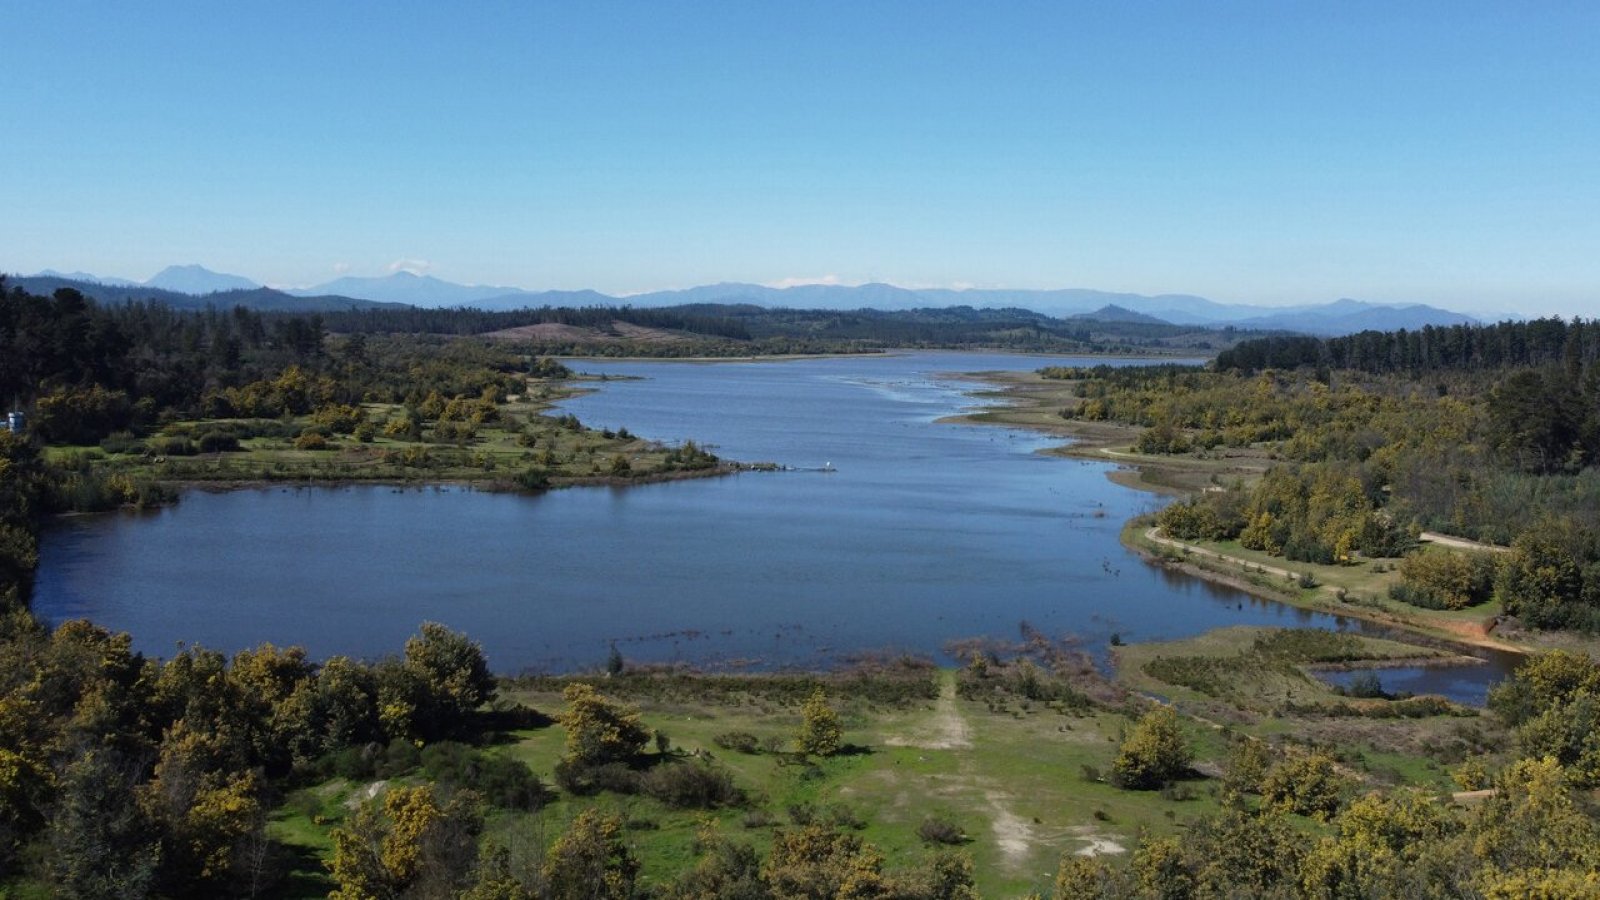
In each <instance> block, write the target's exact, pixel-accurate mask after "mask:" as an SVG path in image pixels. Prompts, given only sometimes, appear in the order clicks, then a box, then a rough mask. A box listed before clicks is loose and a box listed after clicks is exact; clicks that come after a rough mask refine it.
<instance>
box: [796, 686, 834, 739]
mask: <svg viewBox="0 0 1600 900" xmlns="http://www.w3.org/2000/svg"><path fill="white" fill-rule="evenodd" d="M843 734H844V731H843V729H842V728H841V727H840V725H839V714H838V713H836V712H834V711H833V707H831V706H829V705H828V695H827V694H826V693H825V692H824V691H823V690H822V688H820V687H819V688H817V689H816V690H814V691H812V692H811V696H810V697H807V698H806V702H805V705H804V706H802V707H801V708H800V731H799V733H798V734H797V735H796V740H797V741H798V742H799V744H800V752H801V753H808V754H811V755H813V756H832V755H833V754H835V753H838V752H839V746H840V741H841V739H842V737H843Z"/></svg>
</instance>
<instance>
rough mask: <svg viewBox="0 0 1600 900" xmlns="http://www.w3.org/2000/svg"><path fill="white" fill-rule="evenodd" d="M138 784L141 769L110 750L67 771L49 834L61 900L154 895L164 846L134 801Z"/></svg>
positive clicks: (54, 878)
mask: <svg viewBox="0 0 1600 900" xmlns="http://www.w3.org/2000/svg"><path fill="white" fill-rule="evenodd" d="M137 779H138V768H137V767H136V766H134V765H132V764H131V763H130V762H129V761H128V760H126V759H124V758H123V757H121V756H120V755H119V754H117V753H116V752H115V751H111V750H98V749H97V750H90V751H89V752H87V753H85V754H83V755H82V756H80V757H78V758H77V759H76V760H74V761H73V762H72V763H71V764H70V765H69V766H68V767H67V769H66V772H65V773H64V775H63V776H62V779H61V787H60V795H59V798H58V799H57V802H56V805H55V809H54V811H53V814H52V816H51V818H50V827H49V833H48V839H49V848H50V855H49V860H50V874H51V878H52V881H53V883H54V886H55V890H56V895H57V896H60V897H67V898H81V900H102V898H106V897H117V898H129V900H135V898H139V897H145V896H149V895H150V893H151V890H152V889H153V888H154V886H155V879H156V874H157V867H158V865H159V863H160V859H161V845H160V841H159V832H158V830H157V829H156V828H155V827H154V826H153V823H151V822H150V820H149V819H148V818H147V817H146V816H145V815H144V812H143V811H142V810H141V809H140V808H139V805H138V803H136V802H135V801H134V795H133V790H132V788H133V786H134V784H135V783H136V782H137Z"/></svg>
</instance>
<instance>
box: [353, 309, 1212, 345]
mask: <svg viewBox="0 0 1600 900" xmlns="http://www.w3.org/2000/svg"><path fill="white" fill-rule="evenodd" d="M324 321H325V322H326V324H327V326H328V328H329V329H330V330H331V331H333V332H335V333H366V334H379V333H394V332H407V333H432V334H457V335H468V334H485V333H489V332H494V331H501V330H505V329H511V328H518V327H523V326H528V325H540V324H560V325H572V326H577V327H581V328H587V329H593V330H595V331H596V332H598V333H600V334H602V335H604V334H609V335H611V336H612V337H617V338H620V337H621V336H620V335H617V334H616V333H615V331H614V326H615V325H616V323H626V324H630V325H639V326H643V327H646V328H658V329H664V330H668V331H677V332H683V333H685V334H688V335H695V336H699V337H702V338H705V339H707V340H706V342H703V343H701V344H698V345H694V346H695V347H696V352H699V353H707V354H710V355H715V354H716V353H717V352H718V350H717V348H718V347H719V346H723V347H725V352H730V353H731V352H734V350H735V348H737V349H739V350H741V351H742V352H743V353H746V354H748V353H751V352H760V353H786V352H787V353H818V352H830V351H840V350H865V349H882V348H887V347H980V346H981V347H1007V348H1015V349H1033V350H1057V351H1063V352H1066V351H1078V352H1083V351H1092V352H1102V351H1106V350H1110V349H1117V348H1120V349H1124V350H1126V349H1133V348H1138V347H1161V346H1168V345H1171V346H1180V347H1191V348H1201V349H1209V348H1211V347H1214V346H1224V345H1227V344H1229V343H1231V342H1232V341H1234V340H1236V339H1237V338H1238V337H1239V334H1238V333H1236V332H1232V331H1229V332H1222V331H1213V330H1210V329H1204V328H1195V327H1192V326H1182V325H1169V324H1166V323H1160V322H1118V321H1097V320H1091V319H1081V318H1069V319H1060V318H1054V317H1051V316H1046V315H1043V314H1040V313H1036V312H1032V311H1030V310H1025V309H975V308H973V307H968V306H955V307H949V308H945V309H913V310H875V309H858V310H826V309H781V308H780V309H768V308H766V307H761V306H755V305H751V304H717V303H697V304H685V305H683V306H675V307H666V308H661V309H635V308H632V307H628V306H622V307H609V306H595V307H582V308H566V307H542V308H538V309H521V310H511V311H501V312H490V311H484V310H477V309H410V308H408V309H365V310H352V311H350V312H335V313H328V314H326V315H325V316H324ZM554 340H556V341H558V342H559V339H554ZM539 343H540V352H557V351H552V350H549V349H547V348H546V346H545V343H546V341H544V340H541V341H540V342H539ZM623 343H628V342H626V341H623ZM628 345H629V346H630V347H632V348H633V350H632V352H640V353H646V354H649V355H671V354H672V353H674V352H687V351H682V349H681V347H680V348H678V349H677V350H675V348H674V345H672V344H661V343H656V344H646V343H644V342H637V343H634V344H628ZM559 346H561V347H564V348H566V349H567V350H568V351H570V352H572V353H574V354H589V353H605V352H607V350H606V349H605V347H606V346H608V345H596V344H595V343H594V342H593V341H584V342H572V343H566V344H559ZM613 352H615V351H613Z"/></svg>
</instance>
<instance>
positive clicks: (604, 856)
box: [543, 809, 639, 900]
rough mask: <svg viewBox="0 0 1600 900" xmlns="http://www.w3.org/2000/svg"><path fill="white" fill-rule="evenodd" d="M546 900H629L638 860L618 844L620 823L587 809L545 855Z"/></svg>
mask: <svg viewBox="0 0 1600 900" xmlns="http://www.w3.org/2000/svg"><path fill="white" fill-rule="evenodd" d="M543 874H544V880H545V888H546V894H547V896H548V897H549V898H550V900H629V898H631V897H632V896H633V891H634V883H635V881H636V880H637V879H638V877H639V860H638V859H637V858H636V857H635V856H634V855H633V851H632V850H630V849H629V848H628V845H627V844H626V843H625V842H624V841H623V840H622V819H620V818H619V817H617V816H612V815H606V814H604V813H601V812H599V811H598V810H593V809H587V810H584V811H583V812H581V813H579V814H578V817H577V818H576V819H574V820H573V822H572V825H571V826H569V827H568V828H567V831H566V833H564V834H563V835H561V837H559V838H557V839H556V842H555V843H554V844H551V845H550V850H549V852H548V853H547V854H545V861H544V869H543Z"/></svg>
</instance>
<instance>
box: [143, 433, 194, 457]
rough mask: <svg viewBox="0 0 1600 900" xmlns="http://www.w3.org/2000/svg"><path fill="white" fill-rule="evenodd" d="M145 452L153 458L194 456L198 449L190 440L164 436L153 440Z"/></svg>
mask: <svg viewBox="0 0 1600 900" xmlns="http://www.w3.org/2000/svg"><path fill="white" fill-rule="evenodd" d="M145 452H146V453H147V454H149V455H151V456H193V455H195V453H196V452H198V449H197V448H196V447H195V445H194V442H193V441H191V440H189V439H188V438H184V437H169V436H166V435H162V436H160V437H154V438H151V439H150V440H149V442H148V443H147V444H146V445H145Z"/></svg>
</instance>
